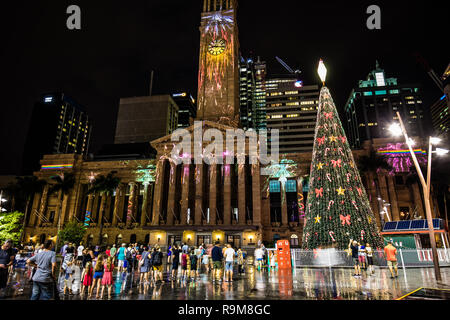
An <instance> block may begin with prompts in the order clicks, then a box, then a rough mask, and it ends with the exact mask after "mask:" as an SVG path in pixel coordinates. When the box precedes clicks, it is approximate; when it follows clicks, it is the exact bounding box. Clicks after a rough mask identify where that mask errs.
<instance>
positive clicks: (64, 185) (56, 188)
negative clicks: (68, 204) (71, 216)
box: [48, 173, 75, 252]
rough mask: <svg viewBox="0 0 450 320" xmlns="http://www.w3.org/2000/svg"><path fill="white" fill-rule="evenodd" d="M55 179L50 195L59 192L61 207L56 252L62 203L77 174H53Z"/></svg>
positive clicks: (56, 245)
mask: <svg viewBox="0 0 450 320" xmlns="http://www.w3.org/2000/svg"><path fill="white" fill-rule="evenodd" d="M50 179H51V180H53V181H54V183H53V184H52V186H51V187H50V189H49V190H48V193H49V195H51V194H54V193H58V200H59V208H58V232H57V234H56V244H55V252H57V249H58V240H59V230H60V229H61V214H62V203H63V200H64V197H65V196H67V195H68V194H69V192H70V190H72V188H73V186H74V185H75V175H74V174H73V173H63V174H61V175H57V176H53V177H51V178H50Z"/></svg>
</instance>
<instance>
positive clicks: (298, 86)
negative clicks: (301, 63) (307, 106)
mask: <svg viewBox="0 0 450 320" xmlns="http://www.w3.org/2000/svg"><path fill="white" fill-rule="evenodd" d="M295 86H296V87H297V88H302V87H303V81H302V80H298V81H296V82H295Z"/></svg>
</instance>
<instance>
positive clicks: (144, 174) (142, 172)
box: [135, 164, 156, 184]
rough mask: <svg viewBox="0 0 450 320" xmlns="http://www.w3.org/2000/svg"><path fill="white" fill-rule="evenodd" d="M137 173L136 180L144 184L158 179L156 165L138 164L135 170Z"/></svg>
mask: <svg viewBox="0 0 450 320" xmlns="http://www.w3.org/2000/svg"><path fill="white" fill-rule="evenodd" d="M135 174H136V178H135V180H136V182H140V183H143V184H149V183H151V182H155V181H156V165H154V164H147V165H138V166H137V169H136V171H135Z"/></svg>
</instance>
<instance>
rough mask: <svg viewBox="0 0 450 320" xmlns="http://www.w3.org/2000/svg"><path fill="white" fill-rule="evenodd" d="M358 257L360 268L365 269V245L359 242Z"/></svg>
mask: <svg viewBox="0 0 450 320" xmlns="http://www.w3.org/2000/svg"><path fill="white" fill-rule="evenodd" d="M358 258H359V263H360V264H361V268H362V269H364V270H366V247H365V246H364V244H360V245H359V247H358Z"/></svg>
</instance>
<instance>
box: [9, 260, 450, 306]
mask: <svg viewBox="0 0 450 320" xmlns="http://www.w3.org/2000/svg"><path fill="white" fill-rule="evenodd" d="M441 272H442V280H443V281H442V282H443V284H441V285H438V284H437V283H436V281H435V279H434V272H433V269H432V268H409V269H406V274H405V273H404V272H403V270H399V276H398V278H394V279H391V278H390V273H389V270H388V269H385V268H376V271H375V274H374V275H370V276H369V275H368V273H366V272H363V276H362V277H361V278H356V277H353V276H352V275H353V269H350V268H333V269H330V268H302V269H296V270H293V271H292V272H291V271H290V270H288V271H281V270H273V271H267V270H265V269H264V270H257V269H256V268H254V267H253V266H248V267H247V270H246V273H245V275H242V276H240V275H238V274H237V273H235V276H234V281H233V282H232V283H229V282H223V281H220V282H215V283H214V282H212V277H211V274H206V273H201V274H200V276H199V277H198V278H197V279H196V280H195V281H192V280H189V279H188V280H182V279H180V278H178V279H177V280H174V281H169V280H168V275H167V273H165V275H164V278H165V279H166V281H165V282H164V283H162V284H156V285H155V284H149V285H140V284H139V283H138V280H139V274H138V273H130V274H127V273H116V274H115V276H114V286H113V295H112V299H113V300H265V299H268V300H278V299H293V300H393V299H397V298H400V297H402V296H404V295H406V294H408V293H409V292H411V291H414V290H416V289H418V288H421V287H426V288H445V289H450V268H442V270H441ZM63 285H64V280H62V278H61V279H60V287H61V288H62V287H63ZM79 289H80V269H79V268H75V275H74V283H73V292H74V294H73V295H63V294H62V293H61V294H60V297H61V299H64V300H80V299H81V296H80V295H79V294H78V292H79ZM30 295H31V283H29V282H28V280H27V279H26V276H25V274H24V273H23V272H19V273H16V274H14V275H12V276H11V277H10V281H9V285H8V290H7V293H6V297H5V299H16V300H25V299H29V298H30ZM106 296H107V294H106V290H105V297H104V299H107V298H106ZM83 299H87V296H86V295H85V296H84V297H83ZM89 300H96V299H95V292H94V294H93V297H92V298H90V299H89Z"/></svg>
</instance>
